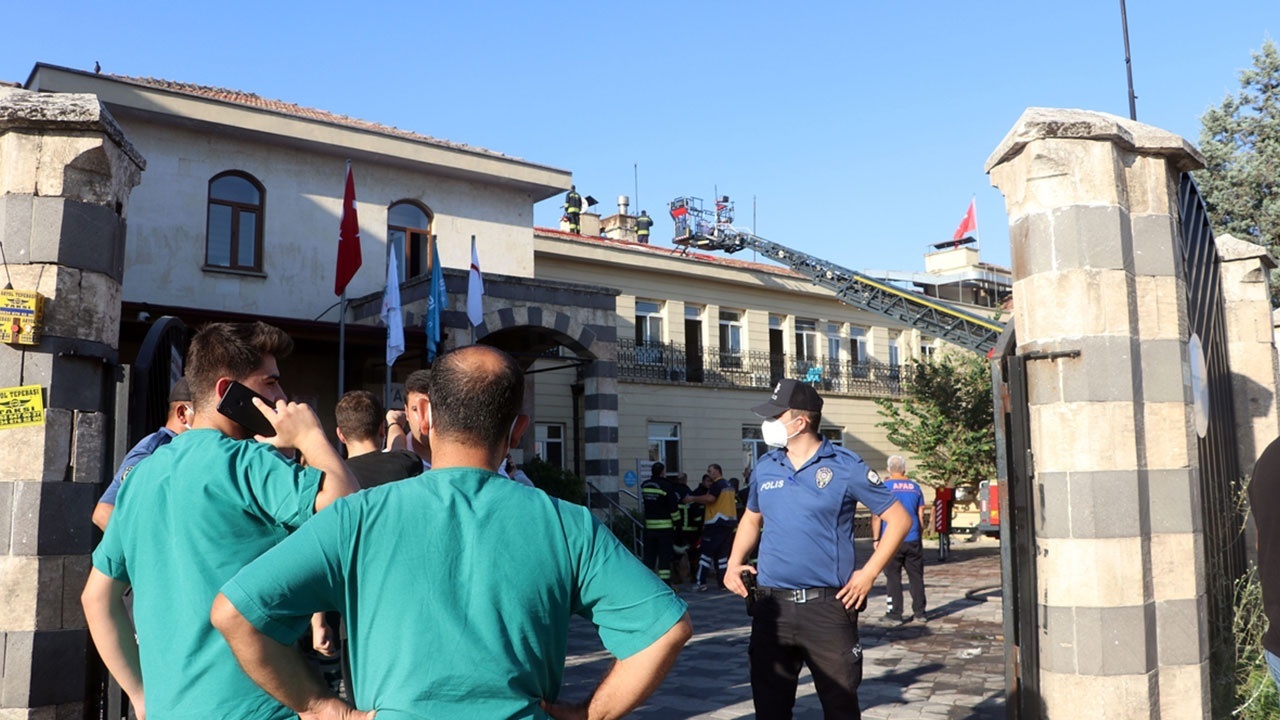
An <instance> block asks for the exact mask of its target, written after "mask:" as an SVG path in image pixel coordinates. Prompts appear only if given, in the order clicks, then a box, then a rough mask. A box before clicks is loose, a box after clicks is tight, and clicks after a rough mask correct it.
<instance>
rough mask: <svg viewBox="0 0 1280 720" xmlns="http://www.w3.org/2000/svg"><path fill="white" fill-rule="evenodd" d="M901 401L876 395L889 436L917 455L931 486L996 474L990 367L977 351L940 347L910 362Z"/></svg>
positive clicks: (919, 472) (965, 483)
mask: <svg viewBox="0 0 1280 720" xmlns="http://www.w3.org/2000/svg"><path fill="white" fill-rule="evenodd" d="M906 390H907V392H906V397H905V398H904V399H903V400H900V401H896V402H895V401H893V400H887V399H881V400H877V401H876V404H877V405H879V406H880V415H881V416H882V417H884V418H885V419H884V420H883V421H882V422H879V423H876V425H877V426H878V427H883V428H885V429H887V430H888V431H889V442H891V443H893V444H894V445H896V446H898V447H899V448H902V449H903V450H904V451H906V452H909V453H911V454H912V455H914V456H915V457H916V464H915V469H916V476H917V479H919V480H920V481H921V482H923V483H925V484H927V485H932V486H933V487H970V488H976V487H977V485H978V483H979V482H981V481H983V480H991V479H994V478H995V473H996V440H995V420H994V415H993V410H992V404H991V370H990V367H989V366H988V365H987V363H986V361H985V360H983V358H982V357H981V356H979V355H974V354H972V353H964V352H949V353H941V354H940V356H938V357H935V358H933V359H930V360H926V361H924V362H922V363H920V364H918V365H916V367H915V372H914V373H913V374H912V376H911V378H910V380H908V381H907V386H906Z"/></svg>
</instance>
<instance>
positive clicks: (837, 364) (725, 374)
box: [618, 338, 912, 397]
mask: <svg viewBox="0 0 1280 720" xmlns="http://www.w3.org/2000/svg"><path fill="white" fill-rule="evenodd" d="M911 372H912V367H911V366H910V365H885V364H882V363H877V362H869V363H855V362H849V361H841V360H832V359H829V358H823V357H813V358H796V357H794V356H791V357H789V356H787V355H781V354H777V353H767V352H760V351H758V350H749V351H738V352H734V351H731V350H725V349H722V348H715V347H709V348H695V349H694V352H689V351H688V349H687V348H686V347H685V346H684V345H681V344H679V343H644V344H638V343H636V341H635V340H632V339H630V338H623V339H620V340H619V341H618V379H619V380H620V381H622V382H637V383H655V384H679V385H700V386H703V387H723V388H740V389H769V388H772V387H773V386H774V385H775V384H776V383H777V382H778V380H780V379H781V378H783V377H791V378H795V379H797V380H803V381H805V382H808V383H810V384H812V385H813V386H815V387H817V388H818V389H820V390H822V391H824V392H829V393H836V394H843V395H861V396H871V397H895V396H898V395H901V394H902V393H903V391H904V389H905V387H906V384H907V381H908V380H910V378H911Z"/></svg>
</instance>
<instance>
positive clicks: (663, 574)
mask: <svg viewBox="0 0 1280 720" xmlns="http://www.w3.org/2000/svg"><path fill="white" fill-rule="evenodd" d="M666 471H667V468H666V466H665V465H663V464H662V463H660V462H656V463H654V464H653V468H652V471H651V472H650V473H649V479H648V480H645V481H644V483H643V484H641V485H640V494H641V497H642V498H643V499H644V564H645V566H647V567H649V568H651V569H652V570H653V571H654V572H656V573H658V577H659V578H661V579H662V580H664V581H666V582H667V583H670V582H671V556H672V554H673V549H672V546H673V544H674V540H675V523H674V522H672V519H671V518H672V517H673V516H674V515H675V513H676V512H677V511H678V510H679V507H680V506H679V499H678V496H677V495H676V489H675V487H674V486H673V485H672V484H671V481H670V480H667V475H666Z"/></svg>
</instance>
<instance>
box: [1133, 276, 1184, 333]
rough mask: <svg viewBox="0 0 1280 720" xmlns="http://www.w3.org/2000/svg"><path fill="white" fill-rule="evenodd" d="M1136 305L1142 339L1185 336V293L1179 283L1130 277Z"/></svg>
mask: <svg viewBox="0 0 1280 720" xmlns="http://www.w3.org/2000/svg"><path fill="white" fill-rule="evenodd" d="M1133 284H1134V294H1135V295H1136V296H1137V297H1139V298H1141V299H1142V302H1139V303H1138V327H1137V331H1138V336H1139V337H1140V338H1142V339H1143V340H1156V339H1161V340H1179V341H1181V340H1182V338H1184V337H1187V335H1188V330H1187V312H1186V308H1187V294H1186V286H1185V285H1183V284H1182V281H1180V280H1178V279H1177V278H1173V277H1152V276H1148V275H1137V276H1135V277H1134V278H1133Z"/></svg>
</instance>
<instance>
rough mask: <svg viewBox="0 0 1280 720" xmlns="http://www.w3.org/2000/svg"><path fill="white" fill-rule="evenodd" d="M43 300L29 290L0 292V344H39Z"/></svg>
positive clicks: (36, 293)
mask: <svg viewBox="0 0 1280 720" xmlns="http://www.w3.org/2000/svg"><path fill="white" fill-rule="evenodd" d="M43 311H44V298H43V297H41V296H40V293H38V292H32V291H30V290H0V342H4V343H17V344H19V345H38V344H40V327H41V323H42V320H43V318H42V314H43Z"/></svg>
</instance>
